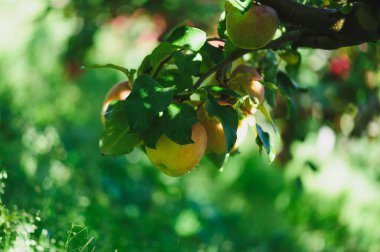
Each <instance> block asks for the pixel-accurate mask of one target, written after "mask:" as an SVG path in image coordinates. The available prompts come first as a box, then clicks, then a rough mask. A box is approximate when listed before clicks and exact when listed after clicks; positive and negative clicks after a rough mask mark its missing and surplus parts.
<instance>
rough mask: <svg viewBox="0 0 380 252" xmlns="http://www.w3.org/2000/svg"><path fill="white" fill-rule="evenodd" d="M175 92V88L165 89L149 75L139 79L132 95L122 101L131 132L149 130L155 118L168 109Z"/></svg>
mask: <svg viewBox="0 0 380 252" xmlns="http://www.w3.org/2000/svg"><path fill="white" fill-rule="evenodd" d="M174 91H175V87H163V86H161V85H160V84H159V83H157V82H156V81H155V80H153V79H152V78H151V77H150V76H149V75H147V74H143V75H141V76H140V77H138V78H137V79H136V81H135V84H134V86H133V90H132V92H131V94H130V95H129V96H128V97H127V99H126V100H124V101H122V102H123V103H124V104H125V106H126V107H127V109H126V114H127V116H128V120H129V125H130V127H131V131H139V130H144V129H146V128H148V127H149V126H150V124H151V122H152V120H153V118H154V117H155V116H156V115H157V114H158V113H159V112H162V111H164V110H165V109H166V108H167V107H168V105H169V104H170V102H171V101H172V99H173V95H174Z"/></svg>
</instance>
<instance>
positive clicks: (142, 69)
mask: <svg viewBox="0 0 380 252" xmlns="http://www.w3.org/2000/svg"><path fill="white" fill-rule="evenodd" d="M150 58H151V55H150V54H149V55H147V56H145V58H144V59H143V61H142V62H141V64H140V66H139V68H138V69H137V75H138V76H140V75H142V74H144V73H146V74H149V73H150V71H152V65H151V64H150Z"/></svg>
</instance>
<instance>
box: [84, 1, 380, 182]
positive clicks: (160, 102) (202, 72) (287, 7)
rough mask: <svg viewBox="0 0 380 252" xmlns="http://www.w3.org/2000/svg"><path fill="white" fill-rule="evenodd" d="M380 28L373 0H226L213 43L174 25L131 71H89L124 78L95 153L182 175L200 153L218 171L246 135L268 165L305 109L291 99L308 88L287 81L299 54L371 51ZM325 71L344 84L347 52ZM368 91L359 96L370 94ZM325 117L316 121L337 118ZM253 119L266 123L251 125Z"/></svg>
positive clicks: (112, 96)
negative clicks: (278, 140)
mask: <svg viewBox="0 0 380 252" xmlns="http://www.w3.org/2000/svg"><path fill="white" fill-rule="evenodd" d="M379 24H380V3H378V2H377V1H374V0H373V1H371V0H362V1H350V0H347V1H333V0H327V1H326V0H325V1H322V0H308V1H302V3H301V2H300V1H293V0H260V1H250V0H246V1H242V0H226V1H225V11H224V12H223V13H221V15H220V21H219V24H218V26H217V27H216V29H217V34H218V36H216V37H215V36H213V37H211V36H209V35H208V34H206V32H204V31H203V30H202V29H199V28H197V27H194V26H189V25H184V24H183V23H179V24H178V25H175V26H174V27H173V28H172V29H171V30H170V31H168V32H167V33H166V34H165V35H164V36H163V38H162V41H161V42H160V43H159V44H158V45H157V47H156V48H155V49H154V50H153V51H152V52H151V53H150V54H149V55H146V57H145V58H144V60H143V61H142V63H141V65H140V67H139V68H138V69H126V68H124V67H122V66H117V65H113V64H106V65H94V66H91V68H104V67H109V68H113V69H116V70H120V71H122V72H124V73H125V75H126V80H125V81H124V82H123V88H112V89H111V90H110V92H109V93H108V94H107V96H106V99H105V101H104V104H105V107H104V108H103V110H102V119H103V122H104V126H105V130H104V132H103V135H102V137H101V139H100V150H101V152H102V154H105V155H124V154H128V153H130V152H131V151H132V150H133V149H134V148H142V149H143V150H144V151H145V152H146V153H147V155H148V157H149V159H150V160H151V161H152V163H153V164H154V165H155V166H156V167H158V168H159V169H160V170H161V171H163V172H164V173H166V174H168V175H171V176H180V175H183V174H185V173H186V172H188V171H191V170H192V169H193V168H194V167H195V166H196V165H197V164H198V163H199V161H200V160H201V158H202V157H203V156H206V157H207V158H209V159H210V160H211V161H212V162H213V163H214V164H215V165H216V166H217V167H221V166H223V164H224V162H225V161H226V160H227V159H228V158H229V156H231V155H234V154H236V153H237V149H238V147H239V144H240V143H241V141H242V140H243V139H244V137H245V135H246V133H247V130H251V131H252V132H253V133H254V136H255V137H256V144H257V147H258V151H259V152H260V153H262V152H263V153H266V154H267V155H268V157H269V159H270V160H272V159H273V158H274V154H275V153H274V151H273V150H272V146H271V141H270V136H271V135H275V134H281V135H282V138H283V140H284V142H285V143H284V145H285V146H288V143H287V141H290V138H294V134H301V135H302V133H300V131H298V132H296V129H297V127H299V125H303V120H304V119H305V117H307V116H310V113H312V112H311V110H309V109H305V110H302V108H301V107H302V106H300V105H299V99H298V98H299V95H300V94H304V93H307V92H309V90H307V89H306V88H305V87H303V86H302V83H301V84H298V83H297V82H296V81H295V80H294V78H293V76H294V75H295V73H297V71H299V69H300V65H301V62H302V54H301V53H300V49H302V48H311V49H323V50H334V49H338V48H346V47H351V48H355V49H354V50H357V49H356V48H359V49H358V50H361V51H362V52H365V53H367V54H371V53H372V52H374V51H375V52H377V50H378V49H377V45H376V41H377V40H378V39H379V37H380V26H379ZM355 46H359V47H355ZM353 55H356V57H360V56H357V54H355V53H353ZM330 67H331V69H330V73H331V75H332V76H335V77H336V78H338V79H339V78H340V79H341V80H343V79H348V78H349V70H350V67H351V63H350V59H349V58H347V56H345V55H344V54H342V55H340V56H338V57H336V59H334V60H333V61H331V66H330ZM377 67H378V66H377V61H376V59H374V60H372V61H371V62H369V63H368V68H369V69H376V68H377ZM117 85H120V84H117ZM342 90H343V92H342V94H345V92H346V91H347V90H346V91H345V87H342ZM121 91H123V92H125V93H126V95H120V92H121ZM372 91H373V88H372V89H371V88H370V87H369V88H366V89H365V90H364V91H363V92H364V94H365V95H366V96H367V97H371V93H373V92H372ZM337 96H339V95H337ZM344 96H345V95H342V97H341V98H340V99H341V100H345V99H347V97H344ZM346 101H347V103H348V102H352V100H346ZM367 105H368V106H367ZM330 106H331V104H330ZM363 106H364V107H365V108H366V109H364V110H363V111H364V112H363V113H358V117H357V120H358V125H360V123H363V124H367V123H368V122H369V121H370V120H371V118H372V117H373V115H374V113H375V112H374V110H373V109H372V110H371V109H370V107H369V106H374V107H375V108H378V106H379V102H378V99H376V100H375V102H374V103H372V105H369V104H366V103H363ZM363 106H362V107H361V108H363ZM332 107H334V106H333V105H332ZM337 107H339V106H337ZM334 108H335V109H336V107H334ZM337 110H339V109H337ZM329 112H331V113H325V114H324V115H325V116H326V118H322V119H321V120H325V119H328V120H330V121H331V122H333V121H334V120H335V119H336V114H339V115H341V113H337V112H336V110H331V111H329ZM366 113H367V114H366ZM258 114H261V115H262V117H263V118H265V121H259V120H257V115H258ZM359 115H360V116H359ZM329 116H330V117H329ZM362 117H364V118H362ZM279 121H280V122H284V121H285V123H281V125H280V126H279V125H278V123H277V122H279ZM263 124H265V125H266V126H267V125H270V127H271V128H268V127H263ZM301 127H302V126H301ZM352 132H353V134H354V133H355V130H353V131H352ZM289 136H292V137H289ZM301 137H302V136H301ZM284 149H285V152H284V153H285V154H284V153H283V154H284V155H286V147H285V148H284Z"/></svg>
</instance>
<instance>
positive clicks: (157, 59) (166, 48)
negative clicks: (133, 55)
mask: <svg viewBox="0 0 380 252" xmlns="http://www.w3.org/2000/svg"><path fill="white" fill-rule="evenodd" d="M177 50H178V47H177V46H175V45H172V44H170V43H167V42H162V43H160V44H159V45H158V46H157V47H156V48H154V49H153V52H152V53H151V56H150V65H151V66H152V67H153V69H156V68H157V66H159V65H160V63H161V62H162V61H164V60H166V59H167V58H168V57H170V56H171V55H172V53H173V52H175V51H177Z"/></svg>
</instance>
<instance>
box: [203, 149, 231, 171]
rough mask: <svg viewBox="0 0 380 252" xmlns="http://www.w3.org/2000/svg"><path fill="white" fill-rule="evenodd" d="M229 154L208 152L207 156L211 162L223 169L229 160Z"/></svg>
mask: <svg viewBox="0 0 380 252" xmlns="http://www.w3.org/2000/svg"><path fill="white" fill-rule="evenodd" d="M229 156H230V155H229V154H228V153H227V154H215V153H208V154H206V157H207V159H208V160H210V162H211V163H212V164H213V165H214V166H215V167H216V168H218V169H219V170H223V166H224V164H225V163H226V162H227V160H228V158H229Z"/></svg>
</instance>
